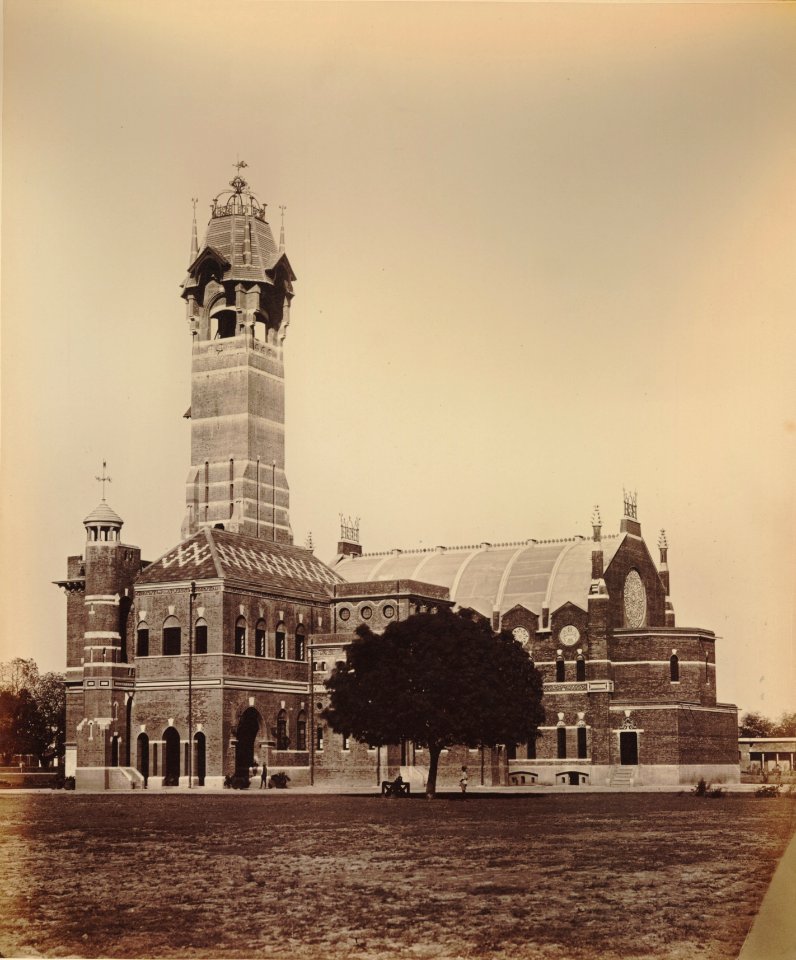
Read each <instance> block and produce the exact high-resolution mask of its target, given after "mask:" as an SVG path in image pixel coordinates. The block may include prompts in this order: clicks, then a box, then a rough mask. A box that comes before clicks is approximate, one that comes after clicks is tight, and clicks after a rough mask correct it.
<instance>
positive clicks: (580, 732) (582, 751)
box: [578, 727, 587, 760]
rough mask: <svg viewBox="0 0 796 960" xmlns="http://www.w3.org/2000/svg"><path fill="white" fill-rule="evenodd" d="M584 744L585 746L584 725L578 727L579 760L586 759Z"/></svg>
mask: <svg viewBox="0 0 796 960" xmlns="http://www.w3.org/2000/svg"><path fill="white" fill-rule="evenodd" d="M586 746H587V743H586V728H585V727H578V759H579V760H585V759H586V756H587V754H586Z"/></svg>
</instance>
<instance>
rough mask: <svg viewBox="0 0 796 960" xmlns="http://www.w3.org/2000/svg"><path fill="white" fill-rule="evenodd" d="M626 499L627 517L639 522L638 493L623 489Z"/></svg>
mask: <svg viewBox="0 0 796 960" xmlns="http://www.w3.org/2000/svg"><path fill="white" fill-rule="evenodd" d="M622 493H623V494H624V498H625V516H626V517H627V518H628V519H629V520H638V492H637V491H636V490H632V491H631V490H625V489H624V487H623V488H622Z"/></svg>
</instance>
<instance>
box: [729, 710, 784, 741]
mask: <svg viewBox="0 0 796 960" xmlns="http://www.w3.org/2000/svg"><path fill="white" fill-rule="evenodd" d="M738 733H739V735H740V736H742V737H761V738H762V737H796V713H787V712H785V713H783V714H781V715H780V717H779V719H778V720H771V719H769V718H768V717H766V716H764V715H763V714H762V713H758V712H757V711H756V710H753V711H750V712H749V713H744V714H743V715H742V717H741V722H740V724H739V729H738Z"/></svg>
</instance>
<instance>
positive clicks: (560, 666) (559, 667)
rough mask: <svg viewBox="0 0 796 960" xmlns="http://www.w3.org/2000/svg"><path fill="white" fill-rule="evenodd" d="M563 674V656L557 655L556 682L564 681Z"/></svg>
mask: <svg viewBox="0 0 796 960" xmlns="http://www.w3.org/2000/svg"><path fill="white" fill-rule="evenodd" d="M564 676H565V673H564V658H563V657H557V658H556V683H563V682H564Z"/></svg>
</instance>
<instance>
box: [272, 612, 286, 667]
mask: <svg viewBox="0 0 796 960" xmlns="http://www.w3.org/2000/svg"><path fill="white" fill-rule="evenodd" d="M275 641H276V651H275V652H276V659H277V660H284V659H286V657H287V642H286V634H285V624H284V622H283V621H280V622H279V623H278V624H277V625H276V634H275Z"/></svg>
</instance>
